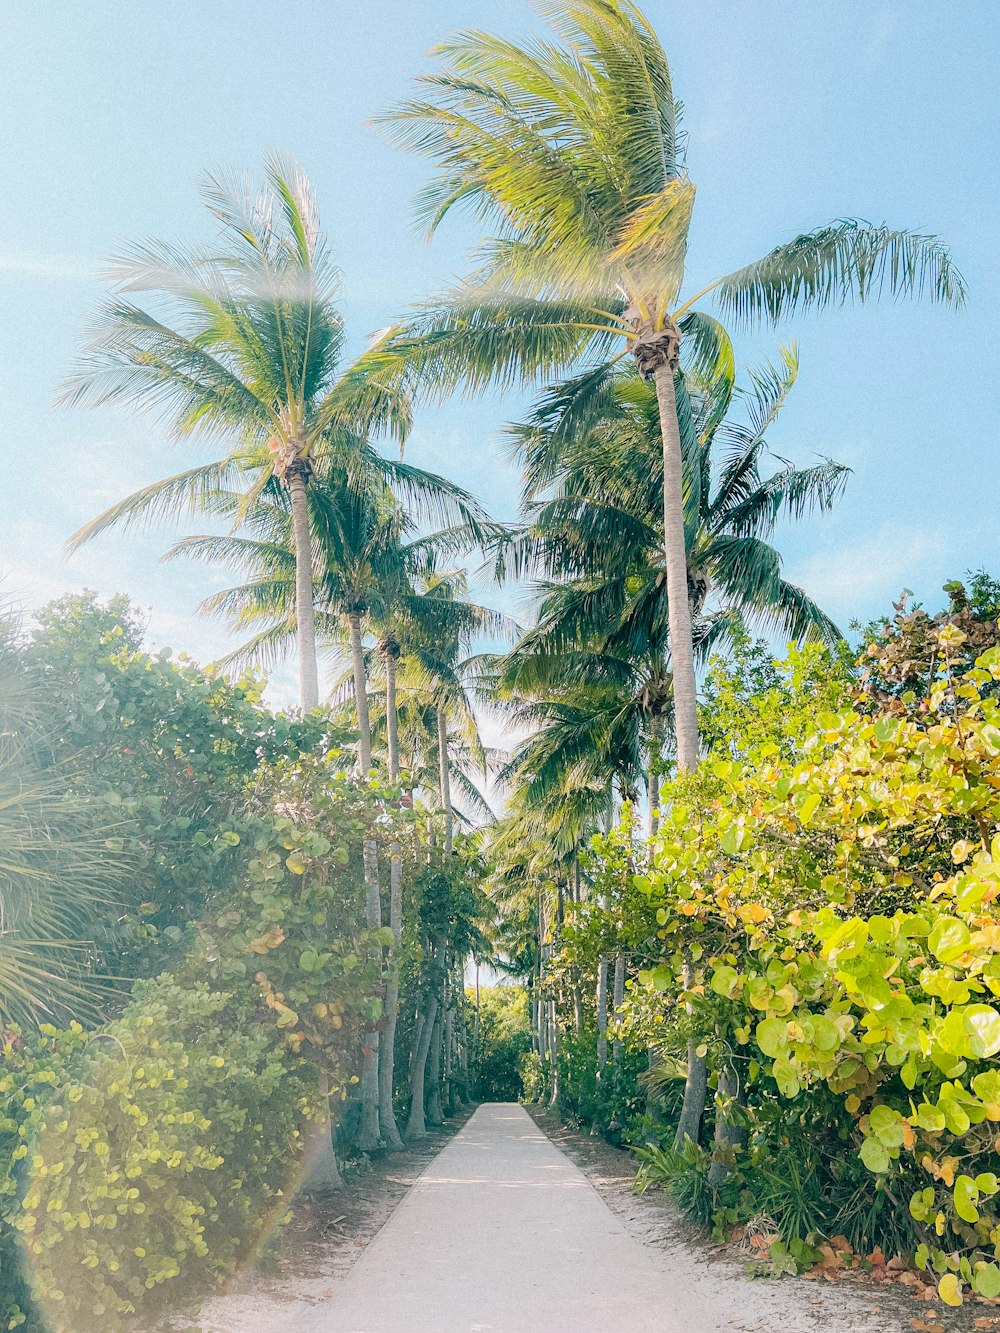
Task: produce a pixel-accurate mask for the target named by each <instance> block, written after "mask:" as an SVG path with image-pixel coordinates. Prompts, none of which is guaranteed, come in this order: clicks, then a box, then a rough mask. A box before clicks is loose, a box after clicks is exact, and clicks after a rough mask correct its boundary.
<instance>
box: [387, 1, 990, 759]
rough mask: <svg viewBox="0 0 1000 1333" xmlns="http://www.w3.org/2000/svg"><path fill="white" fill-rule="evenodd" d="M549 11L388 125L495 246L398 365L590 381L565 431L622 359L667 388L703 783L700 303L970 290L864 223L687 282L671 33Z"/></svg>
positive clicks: (509, 379) (708, 357) (689, 724)
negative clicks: (695, 453) (551, 36)
mask: <svg viewBox="0 0 1000 1333" xmlns="http://www.w3.org/2000/svg"><path fill="white" fill-rule="evenodd" d="M541 11H542V14H543V16H544V17H545V18H546V20H547V21H548V23H549V25H550V27H551V28H552V29H553V30H554V33H555V40H554V41H545V40H542V39H532V40H531V41H530V43H525V44H524V45H523V46H518V45H516V44H515V43H513V42H511V41H506V40H504V39H502V38H500V37H494V36H491V35H489V34H485V33H482V32H464V33H461V34H459V35H458V36H457V37H456V38H454V39H453V40H451V41H450V42H448V43H446V44H445V45H443V46H442V47H440V48H438V51H437V55H438V57H439V58H440V62H441V63H440V67H439V68H438V69H436V70H434V71H433V72H432V73H429V74H426V75H423V76H421V78H420V79H419V81H418V82H419V85H420V94H419V95H418V96H416V97H414V98H413V99H412V100H410V101H407V102H404V103H403V104H402V105H400V106H398V107H397V108H395V109H394V110H393V111H392V112H391V113H389V114H388V115H387V116H386V117H384V120H385V121H386V122H387V123H388V124H389V126H390V128H391V132H392V133H393V135H394V136H395V138H396V140H397V141H398V142H400V143H401V144H403V145H404V146H405V147H408V148H410V149H414V150H416V151H419V152H422V153H425V154H427V155H428V156H429V157H430V158H431V159H432V160H433V161H434V162H435V163H436V164H437V167H438V171H437V174H436V175H435V176H434V178H433V179H432V180H431V181H430V182H429V183H428V185H427V186H426V187H425V188H424V190H423V191H422V193H421V195H420V198H419V204H418V212H419V217H420V218H421V219H422V221H423V222H425V223H426V224H427V227H428V229H429V230H430V231H434V230H435V229H436V228H437V227H438V225H439V224H440V223H441V221H442V220H443V219H444V217H445V216H446V215H447V214H448V213H449V212H451V210H452V209H453V208H455V207H456V206H458V205H465V206H466V207H468V208H469V209H471V211H472V212H473V213H474V215H475V216H476V217H477V218H478V219H479V220H481V221H482V222H484V223H487V224H490V225H492V226H493V228H494V232H493V235H492V236H490V237H489V239H488V240H487V241H486V242H485V245H484V247H483V252H482V256H481V264H480V266H479V267H478V269H477V270H476V271H475V272H474V273H473V274H472V275H471V276H470V277H469V278H468V280H467V281H466V282H465V283H464V284H463V285H462V286H460V287H459V288H458V289H457V290H455V291H453V292H451V293H449V294H448V295H447V296H446V298H445V299H444V300H442V301H439V302H434V303H430V304H428V305H427V306H425V307H424V308H423V309H422V310H418V311H417V312H416V314H415V316H414V317H413V319H412V320H411V321H410V323H409V326H408V327H407V328H406V329H404V330H402V331H401V332H400V333H399V335H398V337H397V338H396V340H395V342H394V344H392V345H390V346H388V347H386V348H385V349H383V355H384V357H385V359H386V361H387V363H388V364H391V363H392V361H393V359H394V358H396V359H397V360H398V358H401V357H402V358H405V359H406V360H407V362H408V365H409V369H410V373H411V374H413V375H416V376H417V377H419V378H422V380H423V383H424V385H425V386H432V387H433V388H434V389H436V390H437V391H446V390H450V389H453V388H455V387H458V386H464V387H465V388H466V389H467V390H470V391H476V390H480V389H482V388H484V387H485V386H486V385H488V384H491V383H494V384H495V383H500V384H501V385H507V384H511V383H516V382H518V381H534V380H536V379H537V378H538V377H544V376H552V375H554V374H558V373H562V372H564V371H565V370H566V369H567V368H568V367H576V368H582V369H583V370H585V371H586V373H585V374H584V375H582V376H581V378H580V379H579V380H578V381H577V385H576V392H575V393H574V395H573V397H572V399H571V401H569V402H568V403H567V404H566V410H565V413H564V415H563V419H562V423H561V428H562V430H563V431H564V432H565V434H566V435H569V434H571V433H573V432H574V431H575V430H576V429H578V427H579V424H580V422H581V421H585V420H587V419H588V417H589V415H590V413H591V412H592V411H593V409H594V406H595V404H598V403H602V402H604V401H605V400H606V395H607V392H608V382H609V376H610V370H609V366H610V364H611V363H612V362H613V361H614V360H615V359H616V358H620V357H624V356H626V355H628V354H629V353H631V355H632V357H633V359H634V361H635V365H636V367H637V369H638V370H639V371H640V373H641V374H642V375H644V376H645V377H647V378H649V379H650V380H651V381H652V383H653V385H654V386H655V391H656V399H657V409H658V417H659V428H660V434H661V437H662V468H663V520H662V521H663V532H662V534H661V536H662V540H663V542H664V549H665V557H666V579H667V592H668V597H669V612H670V633H671V654H672V662H673V673H674V696H675V707H676V734H677V759H678V764H679V766H680V768H682V769H689V768H691V767H693V766H694V765H695V764H696V763H697V760H698V724H697V712H696V692H695V670H694V653H693V641H692V625H691V613H690V606H689V603H688V598H687V595H686V592H687V589H686V560H685V544H684V523H683V468H682V448H681V436H680V427H679V423H678V412H677V395H676V380H677V376H678V366H679V360H680V356H681V349H682V346H684V347H686V348H687V353H686V355H687V356H688V357H689V358H690V360H692V361H693V362H696V363H698V364H700V365H702V366H707V365H713V364H718V363H723V362H727V361H728V362H729V363H731V362H732V359H733V357H732V348H731V345H730V342H729V338H728V336H727V334H726V333H725V331H724V329H723V328H722V326H721V325H720V324H719V322H718V321H717V320H716V319H715V318H714V317H712V316H711V315H710V314H709V313H707V312H706V311H704V310H702V309H698V308H697V307H698V303H699V302H701V301H703V300H704V299H706V298H708V297H710V296H714V298H715V299H716V301H717V302H718V304H719V306H720V308H721V311H722V312H723V314H724V315H725V316H728V317H729V318H731V319H732V320H734V321H736V322H738V323H740V324H743V325H749V324H753V323H754V322H756V321H761V320H763V321H767V322H772V323H774V322H777V321H779V320H780V319H782V318H784V317H785V316H786V315H788V314H790V313H792V312H793V311H801V310H805V309H808V308H819V307H824V306H828V305H837V304H841V303H843V302H844V301H846V300H848V299H852V298H853V299H857V300H862V301H865V300H870V299H876V298H878V297H880V296H882V295H887V296H899V295H904V294H912V295H921V294H926V295H928V296H929V297H931V298H932V299H934V300H937V301H942V302H946V303H948V304H951V305H959V304H961V302H962V300H963V298H964V286H963V283H962V279H961V277H960V276H959V274H958V273H957V272H956V271H955V269H954V267H953V265H952V263H951V260H950V257H949V254H948V251H947V250H946V249H945V247H944V246H943V245H942V244H941V243H940V242H939V241H938V240H937V239H936V238H935V237H933V236H923V235H917V234H914V233H912V232H908V231H900V230H895V229H892V228H890V227H887V226H881V225H879V226H873V225H870V224H869V223H866V222H861V221H857V220H853V219H846V220H841V221H837V222H834V223H831V224H830V225H828V226H824V227H820V228H818V229H817V230H815V231H811V232H807V233H804V234H802V235H800V236H797V237H795V238H794V239H793V240H791V241H789V242H787V243H786V244H783V245H779V246H778V247H776V248H775V249H774V250H772V251H771V252H770V253H769V254H767V255H765V256H764V258H763V259H760V260H758V261H756V262H755V263H752V264H749V265H747V266H745V267H743V268H739V269H736V270H734V271H733V272H731V273H728V274H726V275H724V276H722V277H720V278H715V279H711V280H709V281H707V282H701V283H696V284H693V285H689V284H688V282H687V276H686V252H687V246H688V234H689V229H690V224H691V219H692V210H693V205H694V196H695V187H694V185H693V183H692V182H691V180H690V178H689V177H688V174H687V169H686V164H685V160H684V152H683V142H682V136H681V133H680V129H679V115H680V104H679V102H678V101H677V100H676V98H675V96H674V91H673V84H672V81H671V73H670V67H669V64H668V61H667V57H666V55H665V53H664V51H663V48H662V46H661V44H660V41H659V39H658V38H657V36H656V33H655V32H654V31H653V29H652V27H651V26H650V24H649V22H648V21H647V20H646V19H645V17H644V16H643V14H642V13H641V12H640V10H639V9H638V7H637V6H636V5H635V4H634V3H633V0H560V3H558V4H555V3H552V0H544V3H542V5H541ZM689 292H691V294H690V295H689V294H688V293H689Z"/></svg>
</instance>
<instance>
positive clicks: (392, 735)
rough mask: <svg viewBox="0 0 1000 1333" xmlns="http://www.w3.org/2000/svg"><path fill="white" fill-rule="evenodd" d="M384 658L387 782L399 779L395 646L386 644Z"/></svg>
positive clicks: (396, 655) (396, 652)
mask: <svg viewBox="0 0 1000 1333" xmlns="http://www.w3.org/2000/svg"><path fill="white" fill-rule="evenodd" d="M383 653H384V656H385V734H386V748H387V749H388V752H389V781H390V782H395V781H397V779H398V778H399V716H398V714H397V712H396V661H397V658H398V656H399V653H398V650H397V648H396V645H395V644H394V643H393V644H388V645H387V646H386V647H385V648H384V649H383Z"/></svg>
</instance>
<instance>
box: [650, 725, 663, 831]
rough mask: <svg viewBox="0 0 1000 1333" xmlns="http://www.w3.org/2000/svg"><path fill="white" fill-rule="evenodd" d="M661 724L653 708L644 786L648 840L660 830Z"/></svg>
mask: <svg viewBox="0 0 1000 1333" xmlns="http://www.w3.org/2000/svg"><path fill="white" fill-rule="evenodd" d="M662 726H663V717H662V714H661V713H659V712H658V711H656V709H655V708H654V710H653V712H652V714H651V715H650V719H649V776H648V777H647V779H646V787H647V790H648V792H649V840H650V842H652V840H653V839H654V838H655V837H656V835H657V833H658V832H659V830H660V809H659V806H660V731H661V729H662ZM649 854H650V856H651V857H652V854H653V849H652V847H650V851H649Z"/></svg>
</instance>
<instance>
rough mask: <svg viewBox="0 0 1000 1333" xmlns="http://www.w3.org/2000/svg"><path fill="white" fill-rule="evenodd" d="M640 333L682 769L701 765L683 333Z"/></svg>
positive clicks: (642, 329)
mask: <svg viewBox="0 0 1000 1333" xmlns="http://www.w3.org/2000/svg"><path fill="white" fill-rule="evenodd" d="M636 332H637V334H638V338H637V339H636V342H635V343H634V344H633V347H632V354H633V356H634V358H635V363H636V366H637V367H638V369H639V371H640V372H641V373H642V374H643V375H644V376H645V377H646V378H647V379H652V381H653V384H654V386H655V388H656V401H657V405H658V407H659V413H660V433H661V434H662V436H663V551H664V556H665V559H666V567H667V614H668V617H669V629H670V661H671V669H672V671H673V684H674V733H675V735H676V737H677V767H678V768H679V769H680V770H681V772H688V771H689V770H691V769H693V768H696V767H697V765H698V707H697V696H696V687H695V675H694V643H693V638H692V628H691V604H690V602H689V600H688V576H687V549H686V546H685V541H684V462H683V457H682V454H681V433H680V426H679V424H678V421H677V396H676V389H675V385H674V375H675V374H676V372H677V364H678V356H679V353H680V332H679V330H678V329H677V328H676V327H675V326H674V325H672V324H671V325H668V326H667V327H666V328H665V329H654V328H653V327H652V325H651V324H650V323H649V322H648V321H645V322H643V323H642V324H641V325H640V324H637V326H636Z"/></svg>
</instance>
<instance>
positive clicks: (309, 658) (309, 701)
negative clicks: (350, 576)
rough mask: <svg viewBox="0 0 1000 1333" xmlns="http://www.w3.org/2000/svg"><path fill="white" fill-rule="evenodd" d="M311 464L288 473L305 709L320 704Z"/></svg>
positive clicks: (299, 465)
mask: <svg viewBox="0 0 1000 1333" xmlns="http://www.w3.org/2000/svg"><path fill="white" fill-rule="evenodd" d="M307 470H308V464H306V463H305V462H303V461H302V460H299V459H296V460H295V461H294V462H293V463H292V464H291V465H290V466H289V468H288V470H287V472H286V473H285V485H286V487H287V489H288V501H289V504H290V506H291V510H292V536H293V539H294V542H295V632H296V638H297V640H298V650H299V704H300V706H301V708H302V710H303V712H306V713H308V712H309V710H310V709H311V708H316V707H317V706H318V705H319V671H318V668H317V665H316V608H315V605H314V597H313V574H312V527H311V524H310V521H309V497H308V494H307V491H306V475H307Z"/></svg>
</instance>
